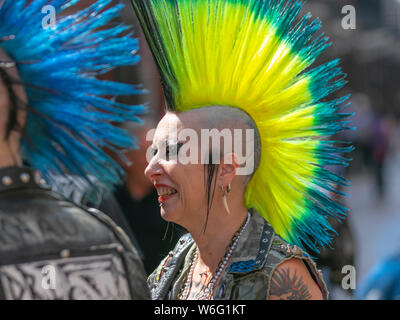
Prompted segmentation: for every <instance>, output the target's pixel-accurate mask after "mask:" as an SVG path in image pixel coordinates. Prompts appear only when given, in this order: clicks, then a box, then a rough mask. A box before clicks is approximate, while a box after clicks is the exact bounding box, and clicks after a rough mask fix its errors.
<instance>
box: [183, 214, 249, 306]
mask: <svg viewBox="0 0 400 320" xmlns="http://www.w3.org/2000/svg"><path fill="white" fill-rule="evenodd" d="M250 217H251V216H250V213H249V212H247V219H246V221H245V223H244V224H243V225H242V226H241V227H240V229H239V230H238V231H237V232H235V234H234V235H233V237H232V241H231V244H230V245H229V247H228V249H227V250H226V252H225V255H224V256H223V258H222V259H221V261H220V263H219V265H218V268H217V270H216V272H215V275H214V276H213V277H212V278H211V280H210V282H209V283H208V284H207V286H206V287H205V288H204V289H201V290H200V294H199V295H198V300H212V299H213V292H214V287H215V285H216V283H217V282H218V280H219V278H220V276H221V275H222V272H223V271H224V269H225V267H226V265H227V264H228V261H229V259H230V258H231V256H232V253H233V251H234V250H235V248H236V246H237V244H238V242H239V239H240V237H241V235H242V234H243V232H244V230H245V229H246V227H247V225H248V224H249V221H250ZM198 257H199V251H198V249H196V253H195V254H194V257H193V260H192V264H191V266H190V269H189V273H188V276H187V280H186V282H185V285H184V287H183V288H182V293H181V294H180V295H179V297H178V299H179V300H187V298H188V297H189V292H190V288H191V283H192V280H193V272H194V269H195V266H196V264H197V261H198Z"/></svg>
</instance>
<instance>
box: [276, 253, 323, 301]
mask: <svg viewBox="0 0 400 320" xmlns="http://www.w3.org/2000/svg"><path fill="white" fill-rule="evenodd" d="M269 299H270V300H322V299H323V295H322V292H321V289H320V288H319V286H318V285H317V283H316V282H315V281H314V279H313V278H312V277H311V274H310V272H309V271H308V269H307V267H306V266H305V264H304V262H303V261H302V260H301V259H299V258H295V257H294V258H290V259H289V260H286V261H284V262H282V263H281V264H280V265H279V266H278V267H277V268H276V269H275V271H274V272H273V274H272V277H271V286H270V295H269Z"/></svg>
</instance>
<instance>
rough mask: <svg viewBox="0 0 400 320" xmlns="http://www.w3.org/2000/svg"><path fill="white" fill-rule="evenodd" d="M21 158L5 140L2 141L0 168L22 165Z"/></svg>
mask: <svg viewBox="0 0 400 320" xmlns="http://www.w3.org/2000/svg"><path fill="white" fill-rule="evenodd" d="M21 164H22V161H21V158H20V156H19V155H18V154H14V153H13V152H12V150H11V148H10V145H9V144H8V143H7V142H5V141H3V142H0V168H6V167H13V166H20V165H21Z"/></svg>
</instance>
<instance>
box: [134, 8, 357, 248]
mask: <svg viewBox="0 0 400 320" xmlns="http://www.w3.org/2000/svg"><path fill="white" fill-rule="evenodd" d="M132 3H133V6H134V8H135V10H136V13H137V15H138V18H139V20H140V22H141V24H142V27H143V30H144V32H145V34H146V37H147V40H148V42H149V44H150V47H151V49H152V52H153V55H154V58H155V61H156V63H157V65H158V68H159V70H160V73H161V79H162V84H163V88H164V94H165V96H166V100H167V109H168V110H170V111H179V112H183V111H187V110H190V109H194V108H199V107H206V106H211V105H226V106H231V107H235V108H239V109H241V110H243V111H245V112H246V113H247V114H249V115H250V116H251V118H252V119H253V121H254V122H255V124H256V126H257V128H258V131H259V134H260V137H261V159H260V164H259V166H258V169H257V170H256V172H255V173H254V175H253V177H252V179H251V181H250V182H249V184H248V187H247V189H246V195H245V197H246V205H247V207H248V208H254V209H256V210H257V211H258V212H259V213H260V214H261V215H262V216H263V217H264V218H265V219H266V220H267V221H268V222H269V223H270V224H271V225H272V227H273V228H274V229H275V231H276V232H277V233H278V234H279V235H280V236H282V238H284V239H285V240H286V241H288V242H289V243H292V244H296V245H299V246H301V247H303V248H304V247H305V246H307V247H308V248H311V249H314V250H316V251H318V247H319V246H324V245H326V244H329V242H330V240H331V237H332V233H334V230H333V229H332V228H331V227H330V225H329V223H328V221H327V218H328V217H329V216H331V217H335V218H338V219H339V218H342V217H344V215H345V213H346V211H347V210H346V209H345V208H344V207H342V206H341V205H339V204H338V203H336V202H335V201H334V200H333V199H331V197H330V196H329V193H331V192H334V185H335V184H340V185H347V181H346V180H345V179H343V178H341V177H339V176H338V175H336V174H334V173H332V172H330V171H329V170H327V169H326V166H328V165H344V166H346V165H348V160H347V159H345V158H344V157H342V156H341V154H342V153H345V152H349V151H351V150H352V147H351V146H349V145H346V144H345V145H343V144H340V146H339V145H337V143H336V142H335V141H330V140H328V139H327V138H326V137H327V136H330V135H334V134H336V133H338V132H339V131H341V130H343V129H347V127H346V122H345V121H343V118H344V117H346V116H349V115H348V114H343V113H340V112H339V109H340V105H342V103H343V102H345V101H346V100H347V98H348V97H343V98H340V99H336V100H331V101H328V100H326V99H325V98H326V97H327V96H328V95H330V94H331V93H332V92H334V91H336V90H338V89H340V88H341V87H342V86H343V85H344V84H345V83H346V81H345V80H344V78H345V75H344V74H343V73H342V71H341V69H340V67H338V64H339V61H338V60H334V61H331V62H329V63H326V64H323V65H321V66H318V67H315V68H310V66H311V65H312V63H313V62H314V61H315V59H316V58H317V57H318V56H319V55H320V53H321V52H322V51H323V50H324V49H325V48H327V47H328V46H329V43H328V39H327V38H326V37H324V35H323V34H320V35H317V34H316V32H317V31H318V30H319V29H320V27H321V24H320V22H319V21H318V20H313V19H312V18H311V15H310V14H308V15H305V16H304V17H301V18H298V15H299V12H300V10H301V8H302V6H303V1H290V0H289V1H285V0H132Z"/></svg>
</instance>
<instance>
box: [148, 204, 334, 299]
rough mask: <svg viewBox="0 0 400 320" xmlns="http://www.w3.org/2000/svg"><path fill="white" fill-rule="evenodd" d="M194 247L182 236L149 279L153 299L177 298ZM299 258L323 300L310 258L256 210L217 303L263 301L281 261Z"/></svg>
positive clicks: (216, 295)
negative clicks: (276, 230)
mask: <svg viewBox="0 0 400 320" xmlns="http://www.w3.org/2000/svg"><path fill="white" fill-rule="evenodd" d="M196 248H197V247H196V244H195V243H194V241H193V239H192V237H191V236H190V235H189V234H186V235H184V236H183V237H182V238H181V239H180V240H179V241H178V243H177V245H176V247H175V249H174V250H173V251H171V252H170V253H169V255H168V256H167V257H166V258H165V259H164V260H163V261H162V262H161V264H160V265H159V267H158V268H157V269H156V270H155V271H154V272H153V273H152V274H151V275H150V276H149V278H148V284H149V287H150V290H151V295H152V299H153V300H166V299H168V300H170V299H172V300H173V299H177V297H178V295H179V294H180V293H181V291H182V287H183V285H184V283H185V281H186V278H187V274H188V272H189V269H190V266H191V263H192V259H193V255H194V252H195V250H196ZM291 258H299V259H302V260H303V261H304V263H305V264H306V266H307V268H308V270H309V271H310V274H311V276H312V277H313V279H314V280H315V282H316V283H317V285H318V286H319V288H320V289H321V292H322V296H323V299H327V298H328V291H327V289H326V285H325V283H324V281H323V279H322V274H321V271H319V270H317V267H316V265H315V263H314V262H313V261H312V260H311V258H310V257H309V256H308V255H307V254H306V253H305V252H304V251H303V250H301V249H300V248H298V247H297V246H292V245H290V244H288V243H287V242H286V241H284V240H283V239H282V238H281V237H279V236H278V235H277V234H275V232H274V230H273V228H272V227H271V225H270V224H269V223H268V222H267V221H265V220H264V219H263V218H262V217H261V216H260V215H259V214H258V213H257V212H256V211H255V210H251V219H250V222H249V225H248V226H247V228H246V230H245V231H244V233H243V234H242V236H241V237H240V239H239V242H238V244H237V247H236V249H235V250H234V252H233V254H232V257H231V259H230V260H229V264H228V266H227V268H226V269H225V271H224V273H223V274H222V276H221V280H220V281H219V283H218V285H217V287H216V288H215V290H214V299H217V300H264V299H267V298H268V297H269V290H270V283H271V276H272V274H273V272H274V271H275V269H276V268H277V267H278V266H279V265H280V264H281V263H283V262H284V261H286V260H289V259H291Z"/></svg>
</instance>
